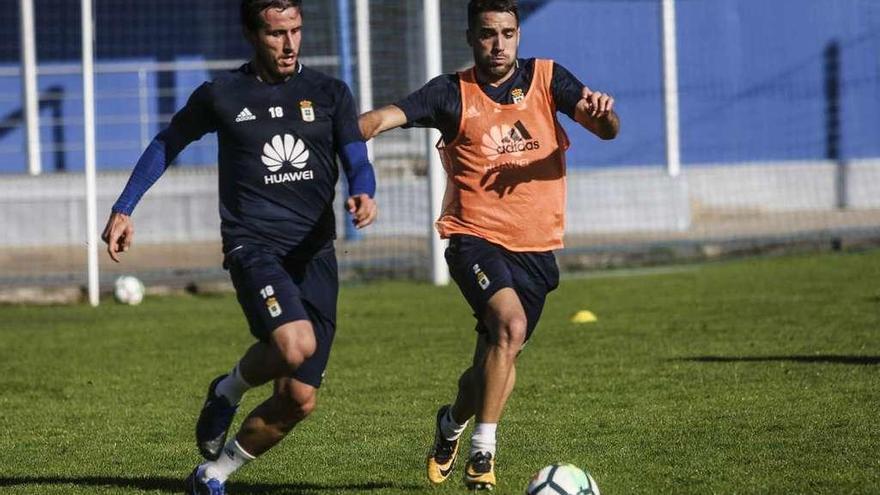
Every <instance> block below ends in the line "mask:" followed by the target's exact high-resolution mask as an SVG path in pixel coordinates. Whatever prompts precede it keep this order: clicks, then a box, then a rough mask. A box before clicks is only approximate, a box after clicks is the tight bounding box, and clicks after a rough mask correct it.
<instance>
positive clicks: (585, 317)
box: [571, 309, 598, 323]
mask: <svg viewBox="0 0 880 495" xmlns="http://www.w3.org/2000/svg"><path fill="white" fill-rule="evenodd" d="M597 320H598V318H596V315H594V314H593V312H592V311H587V310H586V309H582V310H580V311H578V312H577V313H575V314H574V316H572V317H571V322H572V323H595V322H596V321H597Z"/></svg>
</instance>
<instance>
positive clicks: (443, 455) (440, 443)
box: [434, 432, 458, 464]
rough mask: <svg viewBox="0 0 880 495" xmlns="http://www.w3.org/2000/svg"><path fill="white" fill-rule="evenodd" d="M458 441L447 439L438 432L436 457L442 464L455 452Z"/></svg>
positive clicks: (435, 447)
mask: <svg viewBox="0 0 880 495" xmlns="http://www.w3.org/2000/svg"><path fill="white" fill-rule="evenodd" d="M457 443H458V440H447V439H445V438H443V435H441V434H439V432H438V434H437V442H435V443H434V459H435V460H436V461H437V462H438V463H440V464H445V463H446V462H448V461H449V459H451V458H452V454H453V453H454V452H455V445H456V444H457Z"/></svg>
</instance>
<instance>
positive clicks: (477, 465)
mask: <svg viewBox="0 0 880 495" xmlns="http://www.w3.org/2000/svg"><path fill="white" fill-rule="evenodd" d="M464 484H465V486H467V487H468V489H469V490H475V491H476V490H494V489H495V460H494V459H493V458H492V454H490V453H488V452H477V453H476V454H474V455H473V456H471V458H470V459H468V461H467V464H466V465H465V468H464Z"/></svg>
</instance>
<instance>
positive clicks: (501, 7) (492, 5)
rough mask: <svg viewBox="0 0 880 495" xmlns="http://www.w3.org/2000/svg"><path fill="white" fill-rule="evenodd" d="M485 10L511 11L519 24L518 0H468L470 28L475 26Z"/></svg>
mask: <svg viewBox="0 0 880 495" xmlns="http://www.w3.org/2000/svg"><path fill="white" fill-rule="evenodd" d="M484 12H510V13H511V14H513V16H514V17H516V25H517V26H519V7H517V5H516V0H471V1H470V2H468V29H471V28H473V27H474V24H476V23H477V20H478V19H479V18H480V14H482V13H484Z"/></svg>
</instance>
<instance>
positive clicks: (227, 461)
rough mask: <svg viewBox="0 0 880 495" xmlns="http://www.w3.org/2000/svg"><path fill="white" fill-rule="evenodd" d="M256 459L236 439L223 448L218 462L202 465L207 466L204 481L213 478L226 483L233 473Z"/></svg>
mask: <svg viewBox="0 0 880 495" xmlns="http://www.w3.org/2000/svg"><path fill="white" fill-rule="evenodd" d="M254 459H256V457H254V456H252V455H250V454H248V453H247V452H245V450H244V449H243V448H241V445H239V444H238V442H236V441H235V439H232V440H230V441H229V442H228V443H227V444H226V446H225V447H223V452H221V453H220V457H218V458H217V460H216V461H208V462H206V463H204V464H202V465H203V466H205V472H204V475H203V476H202V477H203V481H208V480H209V479H212V478H213V479H216V480H218V481H219V482H220V483H226V480H227V479H229V476H230V475H232V473H234V472H235V471H237V470H238V468H240V467H242V466H244V465H245V464H247V463H249V462H251V461H252V460H254Z"/></svg>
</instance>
